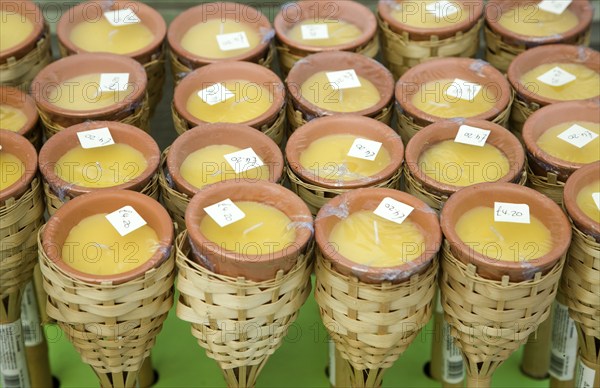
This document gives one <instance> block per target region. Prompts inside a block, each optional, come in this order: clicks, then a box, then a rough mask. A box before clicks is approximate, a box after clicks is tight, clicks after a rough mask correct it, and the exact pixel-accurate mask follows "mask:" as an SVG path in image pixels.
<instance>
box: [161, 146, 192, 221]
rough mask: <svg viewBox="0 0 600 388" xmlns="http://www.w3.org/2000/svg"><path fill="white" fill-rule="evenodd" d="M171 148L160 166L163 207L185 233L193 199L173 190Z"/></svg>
mask: <svg viewBox="0 0 600 388" xmlns="http://www.w3.org/2000/svg"><path fill="white" fill-rule="evenodd" d="M170 148H171V147H167V148H166V149H165V150H164V151H163V153H162V155H161V157H160V166H159V167H158V185H159V187H160V198H161V201H162V204H163V206H164V207H165V209H167V212H169V215H170V216H171V218H172V219H173V221H174V222H175V223H176V224H177V227H178V230H181V231H183V230H185V229H186V227H185V219H184V215H185V210H186V209H187V206H188V204H189V203H190V200H191V199H192V198H190V197H189V196H188V195H187V194H184V193H182V192H179V191H177V190H176V189H174V188H173V186H174V185H173V181H172V179H171V177H170V176H169V175H168V174H169V173H168V171H167V155H168V154H169V149H170Z"/></svg>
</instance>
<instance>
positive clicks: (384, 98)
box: [285, 51, 394, 119]
mask: <svg viewBox="0 0 600 388" xmlns="http://www.w3.org/2000/svg"><path fill="white" fill-rule="evenodd" d="M347 69H354V71H355V72H356V75H358V76H360V77H363V78H366V79H368V80H369V81H371V82H372V83H373V84H374V85H375V87H376V88H377V90H378V91H379V94H380V99H379V102H377V103H376V104H375V105H373V106H372V107H370V108H368V109H363V110H360V111H357V112H352V114H356V115H361V116H369V117H374V116H377V114H378V113H380V112H381V111H382V110H383V108H385V107H386V106H388V105H389V104H390V102H391V101H392V97H393V93H394V90H393V89H394V77H393V76H392V73H390V72H389V70H387V69H386V68H385V67H384V66H383V65H382V64H380V63H379V62H377V61H376V60H374V59H371V58H368V57H365V56H364V55H361V54H356V53H349V52H345V51H332V52H322V53H318V54H312V55H309V56H307V57H306V58H303V59H302V60H301V61H298V62H296V64H295V65H294V67H292V70H290V72H289V74H288V76H287V78H286V80H285V84H286V87H287V89H288V93H289V95H290V97H291V101H292V103H293V105H294V107H295V108H296V109H298V110H300V111H301V112H302V113H303V114H304V115H305V116H307V117H309V118H310V119H312V118H315V117H319V116H326V115H332V114H341V113H339V112H331V111H327V110H325V109H323V108H320V107H318V106H316V105H314V104H312V103H310V102H309V101H308V100H307V99H305V98H304V97H303V96H302V91H301V87H302V84H303V83H304V82H305V81H306V80H307V79H308V78H309V77H311V76H312V75H313V74H315V73H318V72H321V71H339V70H347Z"/></svg>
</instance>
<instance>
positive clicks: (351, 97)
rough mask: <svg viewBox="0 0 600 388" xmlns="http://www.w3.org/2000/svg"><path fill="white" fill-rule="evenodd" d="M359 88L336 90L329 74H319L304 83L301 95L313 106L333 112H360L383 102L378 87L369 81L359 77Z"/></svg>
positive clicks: (323, 72)
mask: <svg viewBox="0 0 600 388" xmlns="http://www.w3.org/2000/svg"><path fill="white" fill-rule="evenodd" d="M357 78H358V81H359V82H360V86H359V87H354V88H346V89H337V88H334V87H333V86H332V85H331V83H330V81H329V78H328V77H327V72H325V71H320V72H317V73H315V74H313V75H311V76H310V77H308V78H307V79H306V81H304V82H303V83H302V86H301V90H300V91H301V93H302V97H303V98H305V99H306V100H307V101H308V102H310V103H311V104H314V105H316V106H318V107H319V108H322V109H325V110H328V111H332V112H344V113H349V112H358V111H362V110H365V109H369V108H371V107H372V106H374V105H375V104H377V103H378V102H379V101H380V100H381V95H380V94H379V91H378V90H377V87H376V86H375V85H374V84H373V83H372V82H371V81H369V80H368V79H366V78H364V77H361V76H359V75H357Z"/></svg>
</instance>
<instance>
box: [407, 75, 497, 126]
mask: <svg viewBox="0 0 600 388" xmlns="http://www.w3.org/2000/svg"><path fill="white" fill-rule="evenodd" d="M478 86H479V87H481V86H480V85H478ZM459 87H460V86H458V83H456V80H454V79H440V80H436V81H430V82H427V83H425V84H423V85H421V86H420V88H419V90H418V91H417V92H416V93H415V94H414V95H413V97H412V104H413V105H414V106H415V108H416V109H419V110H421V111H423V112H425V113H426V114H428V115H431V116H434V117H441V118H451V117H465V118H467V117H473V116H478V115H481V114H484V113H485V112H489V111H490V110H491V109H492V108H493V107H494V106H495V104H496V100H495V99H492V98H490V97H489V96H486V95H484V93H481V92H477V93H476V94H475V93H474V92H473V93H472V94H470V95H466V94H465V93H462V90H459ZM474 90H476V89H474ZM467 93H471V92H467ZM473 94H474V95H473Z"/></svg>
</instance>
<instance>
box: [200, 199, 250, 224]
mask: <svg viewBox="0 0 600 388" xmlns="http://www.w3.org/2000/svg"><path fill="white" fill-rule="evenodd" d="M204 211H205V212H206V214H208V215H209V216H210V218H212V219H213V220H214V221H215V222H216V223H217V224H219V226H220V227H221V228H223V227H225V226H227V225H230V224H233V223H234V222H237V221H239V220H241V219H243V218H244V217H246V214H244V212H243V211H242V210H241V209H240V208H239V207H237V206H236V205H235V203H233V201H231V199H229V198H227V199H225V200H223V201H221V202H218V203H215V204H214V205H210V206H208V207H205V208H204Z"/></svg>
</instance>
